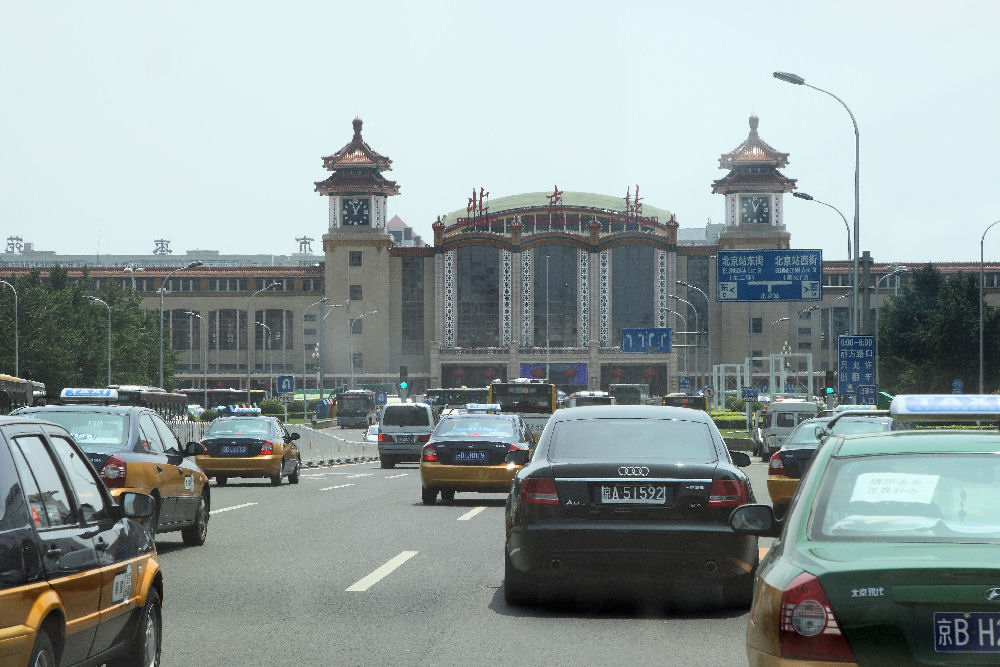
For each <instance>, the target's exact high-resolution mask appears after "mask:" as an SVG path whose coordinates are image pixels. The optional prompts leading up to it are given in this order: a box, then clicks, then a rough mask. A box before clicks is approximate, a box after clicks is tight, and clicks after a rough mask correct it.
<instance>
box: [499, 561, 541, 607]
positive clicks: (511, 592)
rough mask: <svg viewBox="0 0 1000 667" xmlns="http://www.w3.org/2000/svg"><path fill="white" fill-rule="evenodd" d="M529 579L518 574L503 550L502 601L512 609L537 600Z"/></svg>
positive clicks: (520, 573) (524, 575) (522, 574)
mask: <svg viewBox="0 0 1000 667" xmlns="http://www.w3.org/2000/svg"><path fill="white" fill-rule="evenodd" d="M532 589H533V585H532V581H531V577H529V576H528V575H526V574H524V573H523V572H520V571H519V570H518V569H517V568H515V567H514V564H513V563H511V562H510V555H508V554H507V549H506V548H504V550H503V600H504V602H506V603H507V604H508V605H510V606H512V607H521V606H524V605H526V604H529V603H531V602H534V601H535V600H536V599H537V598H538V594H537V592H535V591H534V590H532Z"/></svg>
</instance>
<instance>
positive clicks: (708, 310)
mask: <svg viewBox="0 0 1000 667" xmlns="http://www.w3.org/2000/svg"><path fill="white" fill-rule="evenodd" d="M677 284H678V285H680V286H682V287H687V288H688V289H693V290H695V291H696V292H698V293H699V294H701V295H702V296H703V297H705V338H707V341H706V343H707V347H708V372H709V375H711V374H712V322H711V320H712V302H711V301H710V300H709V298H708V295H707V294H705V290H703V289H701V288H700V287H696V286H695V285H692V284H691V283H689V282H687V281H686V280H678V281H677Z"/></svg>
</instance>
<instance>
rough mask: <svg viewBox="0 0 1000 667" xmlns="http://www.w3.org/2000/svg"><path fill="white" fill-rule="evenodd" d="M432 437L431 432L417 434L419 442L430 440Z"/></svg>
mask: <svg viewBox="0 0 1000 667" xmlns="http://www.w3.org/2000/svg"><path fill="white" fill-rule="evenodd" d="M430 439H431V434H430V433H428V434H427V435H420V436H417V442H429V441H430Z"/></svg>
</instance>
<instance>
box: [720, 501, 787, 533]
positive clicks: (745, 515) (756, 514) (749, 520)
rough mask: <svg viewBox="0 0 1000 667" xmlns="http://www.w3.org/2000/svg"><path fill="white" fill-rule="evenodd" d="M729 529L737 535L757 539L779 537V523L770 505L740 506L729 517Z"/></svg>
mask: <svg viewBox="0 0 1000 667" xmlns="http://www.w3.org/2000/svg"><path fill="white" fill-rule="evenodd" d="M729 527H730V528H732V529H733V530H735V531H736V532H737V533H743V534H749V535H757V536H759V537H778V536H780V535H781V522H780V521H778V519H777V518H775V516H774V509H773V508H772V507H771V506H770V505H740V506H739V507H737V508H736V509H734V510H733V511H732V513H731V514H730V515H729Z"/></svg>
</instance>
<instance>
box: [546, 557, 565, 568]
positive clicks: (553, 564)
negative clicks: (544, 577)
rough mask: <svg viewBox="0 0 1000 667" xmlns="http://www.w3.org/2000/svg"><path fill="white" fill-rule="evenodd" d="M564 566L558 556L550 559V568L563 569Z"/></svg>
mask: <svg viewBox="0 0 1000 667" xmlns="http://www.w3.org/2000/svg"><path fill="white" fill-rule="evenodd" d="M562 568H563V562H562V561H561V560H559V559H558V558H553V559H552V560H551V561H549V569H551V570H561V569H562Z"/></svg>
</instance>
